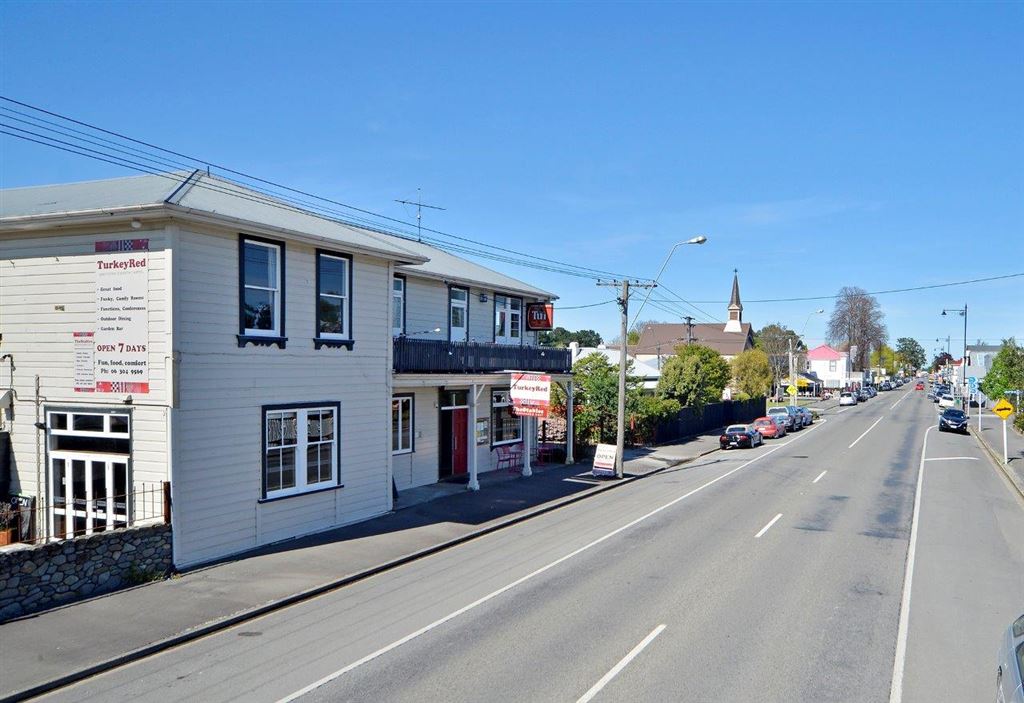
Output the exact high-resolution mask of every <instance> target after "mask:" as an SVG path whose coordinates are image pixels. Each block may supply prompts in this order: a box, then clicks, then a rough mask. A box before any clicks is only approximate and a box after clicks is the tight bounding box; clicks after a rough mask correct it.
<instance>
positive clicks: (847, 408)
mask: <svg viewBox="0 0 1024 703" xmlns="http://www.w3.org/2000/svg"><path fill="white" fill-rule="evenodd" d="M849 409H850V406H849V405H847V406H846V407H845V408H839V409H838V410H836V415H838V414H839V413H845V412H846V411H847V410H849Z"/></svg>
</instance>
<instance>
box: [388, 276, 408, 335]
mask: <svg viewBox="0 0 1024 703" xmlns="http://www.w3.org/2000/svg"><path fill="white" fill-rule="evenodd" d="M395 284H401V290H397V289H396V288H395ZM405 289H406V282H405V278H403V277H402V276H393V277H392V278H391V315H392V318H393V319H392V320H391V334H392V335H394V336H396V337H397V336H399V335H402V334H404V333H405ZM396 303H397V304H398V308H399V311H400V312H401V314H400V315H395V304H396Z"/></svg>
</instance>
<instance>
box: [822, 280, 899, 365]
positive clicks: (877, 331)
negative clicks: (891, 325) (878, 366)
mask: <svg viewBox="0 0 1024 703" xmlns="http://www.w3.org/2000/svg"><path fill="white" fill-rule="evenodd" d="M884 320H885V313H883V312H882V307H881V306H880V305H879V304H878V300H877V299H875V297H874V296H872V295H868V292H867V291H866V290H864V289H863V288H858V287H856V286H844V287H843V288H840V289H839V295H838V296H837V297H836V304H835V307H834V308H833V309H832V317H831V318H829V321H828V332H827V335H828V340H829V342H830V343H831V344H842V343H845V344H848V345H849V347H850V350H851V355H850V360H851V361H852V362H853V368H854V370H855V371H863V370H864V367H865V365H866V362H867V360H868V352H870V351H871V350H872V349H876V348H878V346H879V345H880V344H882V343H884V342H885V340H886V339H887V338H888V336H889V333H888V331H887V330H886V328H885V322H884ZM854 347H856V350H855V352H856V353H853V352H854V349H853V348H854Z"/></svg>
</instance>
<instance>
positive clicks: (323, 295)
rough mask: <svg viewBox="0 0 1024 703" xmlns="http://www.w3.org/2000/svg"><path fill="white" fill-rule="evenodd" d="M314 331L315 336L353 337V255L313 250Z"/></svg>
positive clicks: (345, 338) (333, 339) (338, 338)
mask: <svg viewBox="0 0 1024 703" xmlns="http://www.w3.org/2000/svg"><path fill="white" fill-rule="evenodd" d="M316 295H317V297H316V335H317V339H318V340H326V341H344V342H348V341H351V339H352V259H351V257H348V256H343V255H341V254H331V253H328V252H324V251H317V253H316Z"/></svg>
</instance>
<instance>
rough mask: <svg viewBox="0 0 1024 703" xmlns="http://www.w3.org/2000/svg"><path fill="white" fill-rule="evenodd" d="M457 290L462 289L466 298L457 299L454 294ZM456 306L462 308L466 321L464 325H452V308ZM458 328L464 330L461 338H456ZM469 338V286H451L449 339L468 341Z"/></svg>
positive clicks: (452, 340)
mask: <svg viewBox="0 0 1024 703" xmlns="http://www.w3.org/2000/svg"><path fill="white" fill-rule="evenodd" d="M455 291H461V292H463V293H465V294H466V298H465V300H457V299H456V298H455V297H454V296H453V295H452V294H453V293H454V292H455ZM455 308H462V319H463V321H464V322H465V323H466V324H465V326H464V327H458V328H456V327H452V310H453V309H455ZM456 329H460V330H463V332H464V333H463V334H462V336H461V339H456V338H455V337H454V333H455V330H456ZM468 340H469V288H463V287H461V286H450V287H449V288H448V341H449V342H466V341H468Z"/></svg>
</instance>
